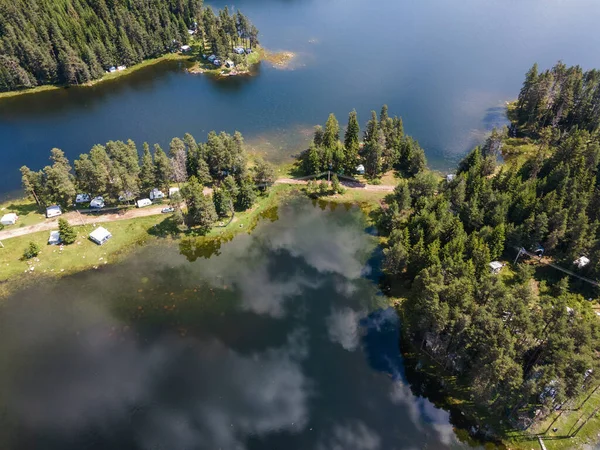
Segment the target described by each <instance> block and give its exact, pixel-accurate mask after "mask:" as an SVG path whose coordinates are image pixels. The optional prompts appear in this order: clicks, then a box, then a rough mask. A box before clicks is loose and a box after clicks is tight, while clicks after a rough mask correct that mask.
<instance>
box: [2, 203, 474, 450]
mask: <svg viewBox="0 0 600 450" xmlns="http://www.w3.org/2000/svg"><path fill="white" fill-rule="evenodd" d="M367 231H368V230H365V223H364V216H363V215H362V214H361V213H360V212H359V211H358V210H356V209H347V208H345V207H342V206H338V207H337V208H331V207H317V206H313V205H312V204H311V202H309V201H308V200H303V201H300V200H295V201H294V202H292V203H291V204H288V205H285V206H282V207H280V208H279V209H278V210H273V211H271V214H270V218H269V220H267V219H264V220H263V222H262V223H261V224H259V226H258V228H257V229H256V230H255V232H253V233H252V234H251V235H250V234H244V235H239V236H237V237H236V238H234V239H233V240H232V241H230V242H228V243H223V244H222V245H221V246H220V248H219V247H218V246H213V247H212V249H211V251H210V252H208V253H207V252H206V251H201V250H200V249H199V248H195V247H194V246H189V245H187V246H181V248H182V249H185V250H184V252H183V253H184V254H182V253H181V252H180V249H179V248H178V246H177V245H172V244H168V245H167V244H165V245H159V246H156V247H147V248H144V249H142V250H141V251H139V252H137V253H135V254H134V255H132V256H130V257H129V258H128V259H126V260H125V261H124V262H122V263H120V264H118V265H115V266H105V267H102V268H101V269H99V270H92V271H89V272H84V273H81V274H79V275H77V276H72V277H68V278H66V279H63V280H60V281H56V282H44V283H41V284H38V285H37V286H35V287H32V288H30V289H27V290H25V291H22V292H19V293H17V294H15V295H14V296H13V297H11V298H9V299H8V300H6V301H4V302H3V304H2V308H0V447H1V448H2V449H3V450H13V449H18V450H28V449H40V448H44V449H46V450H71V449H73V450H75V449H77V450H79V449H90V450H95V449H98V450H105V449H109V448H110V449H122V450H155V449H169V450H187V449H189V450H192V449H193V450H203V449H207V450H215V449H239V450H241V449H248V450H259V449H265V450H266V449H269V450H272V449H290V450H293V449H297V450H311V449H315V450H391V449H424V448H429V449H449V448H466V447H467V445H466V444H463V443H461V442H459V440H458V439H457V438H456V436H455V434H454V431H453V426H452V425H451V423H450V415H449V413H448V412H446V411H444V410H442V409H438V408H436V407H435V406H434V405H433V404H432V403H430V402H429V401H428V400H427V399H425V398H423V397H418V396H415V395H414V394H413V393H412V392H411V387H410V386H409V384H408V383H407V382H406V378H405V367H404V363H403V360H402V357H401V356H400V353H399V350H398V343H399V336H400V333H399V326H400V325H399V322H398V318H397V316H396V313H395V312H394V310H393V309H391V308H388V307H387V306H386V301H385V299H384V297H383V296H381V295H380V292H379V291H378V288H377V284H376V280H377V276H378V271H379V268H378V266H379V261H380V251H379V250H378V249H377V247H376V246H375V242H374V238H373V237H372V236H371V235H370V234H369V233H368V232H367ZM211 253H212V256H210V254H211Z"/></svg>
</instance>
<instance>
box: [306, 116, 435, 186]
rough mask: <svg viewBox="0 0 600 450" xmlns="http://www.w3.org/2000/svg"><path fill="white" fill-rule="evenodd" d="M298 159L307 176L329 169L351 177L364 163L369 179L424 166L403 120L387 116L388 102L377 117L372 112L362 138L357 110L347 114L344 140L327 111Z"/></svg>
mask: <svg viewBox="0 0 600 450" xmlns="http://www.w3.org/2000/svg"><path fill="white" fill-rule="evenodd" d="M301 160H302V167H303V169H304V172H305V173H306V174H309V175H310V174H318V173H321V172H324V171H328V170H332V171H333V172H336V173H339V174H346V175H349V176H352V175H354V174H355V173H356V171H357V167H358V165H363V166H364V169H365V174H366V175H367V176H368V177H369V178H377V177H379V176H381V175H382V174H383V173H385V172H387V171H389V170H391V169H392V168H393V169H396V170H399V171H401V172H403V173H404V174H406V175H408V176H414V175H416V174H418V173H419V172H421V171H422V170H423V169H425V167H426V166H427V160H426V158H425V152H424V151H423V149H422V148H421V147H420V146H419V143H418V142H417V141H415V140H414V139H412V138H411V137H410V136H407V135H405V134H404V126H403V124H402V119H401V118H399V117H393V118H392V117H390V116H389V114H388V107H387V105H384V106H383V107H382V109H381V113H380V114H379V117H377V113H376V112H375V111H372V112H371V118H370V119H369V121H368V122H367V124H366V127H365V131H364V133H363V137H362V140H361V137H360V125H359V123H358V117H357V114H356V111H352V112H351V113H350V114H349V116H348V125H347V127H346V131H345V133H344V141H343V142H341V140H340V125H339V122H338V120H337V119H336V117H335V115H334V114H333V113H332V114H330V115H329V118H328V119H327V122H326V123H325V128H323V127H322V126H320V125H318V126H316V127H315V132H314V136H313V139H312V141H311V143H310V147H309V148H308V150H307V151H305V152H304V154H303V155H302V156H301Z"/></svg>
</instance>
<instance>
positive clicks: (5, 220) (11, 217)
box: [0, 213, 19, 225]
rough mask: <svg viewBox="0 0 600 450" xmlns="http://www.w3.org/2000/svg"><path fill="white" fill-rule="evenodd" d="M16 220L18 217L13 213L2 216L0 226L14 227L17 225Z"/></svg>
mask: <svg viewBox="0 0 600 450" xmlns="http://www.w3.org/2000/svg"><path fill="white" fill-rule="evenodd" d="M18 219H19V216H17V215H16V214H15V213H8V214H4V215H3V216H2V219H0V223H1V224H2V225H14V224H15V223H17V220H18Z"/></svg>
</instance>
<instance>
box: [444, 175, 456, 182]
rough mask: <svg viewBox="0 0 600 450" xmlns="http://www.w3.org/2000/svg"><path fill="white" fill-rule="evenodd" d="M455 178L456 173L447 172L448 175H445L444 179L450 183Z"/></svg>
mask: <svg viewBox="0 0 600 450" xmlns="http://www.w3.org/2000/svg"><path fill="white" fill-rule="evenodd" d="M455 178H456V175H454V174H453V173H449V174H448V175H446V181H447V182H448V183H451V182H452V181H454V179H455Z"/></svg>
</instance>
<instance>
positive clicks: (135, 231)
mask: <svg viewBox="0 0 600 450" xmlns="http://www.w3.org/2000/svg"><path fill="white" fill-rule="evenodd" d="M385 194H386V192H368V191H365V192H361V191H358V192H357V191H354V190H350V189H349V190H347V191H346V193H345V194H343V195H339V194H338V195H334V196H327V197H323V198H322V199H319V200H317V201H325V202H332V203H340V204H342V203H343V204H354V205H358V206H359V207H360V208H361V209H362V210H363V211H364V212H365V214H367V217H369V212H370V211H372V210H373V209H375V207H376V206H377V205H378V204H379V201H380V200H381V199H382V198H383V197H384V196H385ZM291 195H305V194H304V189H303V186H300V185H286V184H276V185H273V186H272V187H271V188H270V189H269V192H268V194H266V195H263V196H259V198H258V201H257V202H256V204H255V205H254V206H253V207H252V208H251V209H249V210H248V211H244V212H240V213H236V214H235V217H234V219H233V221H232V222H231V223H230V224H228V225H227V226H224V227H221V226H218V223H217V224H216V225H215V226H214V227H213V229H212V230H211V231H210V232H209V233H208V234H207V235H205V236H197V237H194V235H193V233H190V232H177V231H175V230H174V228H173V224H172V222H171V221H170V215H152V216H145V217H137V218H133V219H127V220H117V221H112V222H106V223H101V224H100V225H101V226H104V227H105V228H107V229H108V230H109V231H110V232H111V234H112V235H113V238H112V239H110V240H108V241H107V242H106V243H105V244H104V245H102V246H99V245H96V244H94V243H93V242H91V241H90V240H89V239H88V234H89V233H90V232H91V231H92V230H93V229H94V226H93V225H79V226H75V227H74V228H75V230H76V232H77V235H78V236H77V240H76V242H75V243H74V244H72V245H69V246H65V247H64V248H63V251H62V252H60V250H59V247H58V246H51V245H47V241H48V236H49V231H38V232H34V233H31V234H26V235H23V236H17V237H12V238H10V239H6V240H4V241H3V243H4V248H0V299H2V298H3V297H6V296H8V295H9V294H11V293H13V292H15V291H17V290H19V289H21V288H23V287H26V286H27V285H29V284H31V283H32V282H39V281H43V280H47V279H52V278H60V277H63V276H65V275H70V274H73V273H76V272H80V271H84V270H94V269H97V268H99V267H101V266H103V265H105V264H111V263H115V262H118V261H120V260H121V258H123V257H126V256H127V255H129V254H130V253H131V252H132V251H134V250H135V249H139V248H141V247H143V246H145V245H151V244H155V245H156V244H168V243H173V242H180V241H181V240H182V239H188V238H193V239H194V240H196V243H195V245H196V246H198V245H199V246H202V245H205V244H210V243H211V241H220V242H224V241H228V240H230V239H232V238H233V237H235V236H236V235H237V234H239V233H242V232H246V233H249V232H251V231H252V230H253V229H254V227H255V226H256V225H257V224H258V222H259V220H260V219H261V218H262V217H267V218H268V217H269V216H270V210H271V209H273V208H275V207H276V206H278V205H279V204H280V203H281V202H282V201H283V200H285V199H286V198H288V197H289V196H291ZM13 203H15V204H18V205H20V207H22V208H30V209H32V212H31V213H30V214H32V215H33V216H35V217H32V218H31V220H35V218H37V216H41V214H39V212H37V208H36V207H35V204H33V202H27V201H23V200H21V201H15V202H13ZM25 220H27V216H25ZM224 222H225V223H227V219H224ZM29 242H35V243H36V244H38V245H39V246H40V248H41V249H42V252H41V253H40V255H39V256H38V257H37V258H33V259H31V260H29V261H22V260H21V259H20V258H21V256H22V254H23V250H24V249H25V247H26V246H27V245H28V243H29ZM31 267H33V269H31Z"/></svg>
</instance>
